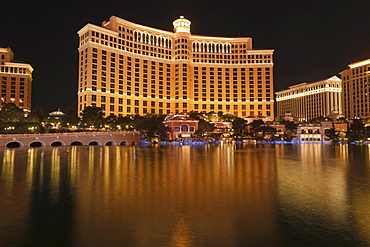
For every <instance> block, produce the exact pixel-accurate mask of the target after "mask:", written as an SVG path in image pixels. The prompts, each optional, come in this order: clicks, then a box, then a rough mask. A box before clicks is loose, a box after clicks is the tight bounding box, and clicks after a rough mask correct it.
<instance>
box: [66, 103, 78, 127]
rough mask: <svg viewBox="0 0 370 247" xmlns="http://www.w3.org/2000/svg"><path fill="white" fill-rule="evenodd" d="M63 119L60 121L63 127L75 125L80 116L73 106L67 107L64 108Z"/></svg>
mask: <svg viewBox="0 0 370 247" xmlns="http://www.w3.org/2000/svg"><path fill="white" fill-rule="evenodd" d="M64 114H65V115H64V121H63V123H62V125H63V127H68V125H69V126H77V125H78V124H79V122H80V118H79V117H78V116H77V110H76V109H75V108H73V107H67V108H66V109H65V110H64Z"/></svg>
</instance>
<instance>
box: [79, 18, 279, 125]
mask: <svg viewBox="0 0 370 247" xmlns="http://www.w3.org/2000/svg"><path fill="white" fill-rule="evenodd" d="M190 25H191V22H190V21H189V20H187V19H185V18H184V17H183V16H181V17H180V18H179V19H177V20H175V21H174V22H173V27H174V32H169V31H164V30H160V29H156V28H152V27H147V26H143V25H139V24H135V23H132V22H129V21H127V20H124V19H121V18H118V17H115V16H112V17H111V18H110V19H109V21H104V22H103V23H102V26H97V25H93V24H87V25H86V26H84V27H83V28H82V29H81V30H79V31H78V35H79V38H80V39H79V48H78V50H79V81H78V110H79V112H80V113H81V111H83V109H84V108H85V107H87V106H97V107H101V108H102V109H103V111H104V112H105V115H106V116H108V115H116V116H126V115H131V114H140V115H145V114H148V113H150V114H169V113H174V114H177V113H183V112H189V111H197V112H210V111H214V112H219V111H222V112H224V113H229V114H233V115H236V116H239V117H247V116H250V115H252V116H265V117H268V118H274V95H273V93H274V87H273V65H274V64H273V52H274V50H253V48H252V38H250V37H244V38H221V37H208V36H200V35H193V34H191V32H190Z"/></svg>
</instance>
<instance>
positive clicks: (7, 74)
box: [0, 48, 33, 112]
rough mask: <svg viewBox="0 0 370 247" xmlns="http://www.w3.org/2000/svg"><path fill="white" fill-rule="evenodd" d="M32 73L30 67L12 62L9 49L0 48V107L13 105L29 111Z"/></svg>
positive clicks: (11, 53) (12, 54)
mask: <svg viewBox="0 0 370 247" xmlns="http://www.w3.org/2000/svg"><path fill="white" fill-rule="evenodd" d="M32 72H33V68H32V66H31V65H29V64H27V63H20V62H16V61H14V53H13V51H12V50H11V49H10V48H0V78H1V98H0V100H1V101H0V102H1V103H0V104H1V106H3V105H4V104H5V103H14V104H15V105H16V106H18V107H19V108H21V109H23V111H26V112H29V111H31V92H32Z"/></svg>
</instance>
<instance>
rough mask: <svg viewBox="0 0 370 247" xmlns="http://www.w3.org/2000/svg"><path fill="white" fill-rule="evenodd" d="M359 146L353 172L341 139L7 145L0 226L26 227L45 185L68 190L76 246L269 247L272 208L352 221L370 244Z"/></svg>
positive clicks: (54, 199)
mask: <svg viewBox="0 0 370 247" xmlns="http://www.w3.org/2000/svg"><path fill="white" fill-rule="evenodd" d="M362 152H365V153H359V154H360V155H362V156H365V157H366V160H367V163H366V164H360V169H361V172H358V171H357V168H354V166H355V165H356V163H354V161H352V160H353V159H355V157H354V153H353V152H351V151H349V147H348V146H345V145H341V146H323V145H315V144H309V145H297V146H294V145H292V146H288V145H276V146H270V145H264V146H258V145H250V146H243V147H240V146H235V145H220V146H210V145H209V146H208V145H207V146H199V147H197V146H193V147H192V146H169V147H166V148H162V147H153V148H140V147H139V148H138V147H108V146H87V147H77V146H71V147H61V148H52V149H50V150H47V149H28V150H26V151H25V150H23V151H22V150H16V149H5V150H4V151H3V158H2V164H1V174H0V178H1V180H0V189H1V188H4V189H5V190H4V191H3V192H1V191H0V196H1V198H4V199H5V201H4V200H2V201H0V232H2V231H3V230H6V229H9V226H10V225H11V224H12V222H13V221H14V220H16V221H18V222H22V224H18V225H19V229H23V230H20V231H21V232H27V230H26V227H27V219H28V218H29V217H33V216H32V215H30V214H31V211H30V210H29V209H30V208H32V204H34V203H35V200H38V199H37V198H36V197H37V196H40V194H41V192H42V191H47V192H48V194H50V198H48V201H47V203H50V207H51V206H52V205H54V204H57V203H61V200H62V199H61V198H63V197H65V195H64V194H65V193H66V191H67V193H68V194H72V197H71V198H73V203H72V202H68V203H70V204H71V205H73V208H72V209H71V210H72V212H70V215H73V219H72V220H71V222H73V227H72V228H73V240H71V241H72V242H73V245H75V246H101V245H105V246H110V245H117V243H124V244H125V245H127V246H132V245H135V246H148V245H149V246H154V245H166V246H215V245H222V244H223V243H227V244H228V245H231V246H238V245H243V244H245V243H249V244H250V245H251V246H267V245H271V243H277V242H278V239H279V232H280V231H281V229H279V227H280V226H279V221H278V218H279V217H280V215H279V214H278V213H277V212H282V214H283V215H284V217H286V218H288V219H290V218H291V217H293V216H294V217H293V218H298V219H299V220H300V221H301V222H306V223H307V224H308V225H310V226H312V227H313V228H314V227H316V226H317V225H316V224H319V223H324V225H325V224H326V225H330V224H333V222H334V223H335V224H336V225H337V227H338V228H341V227H344V228H345V227H347V228H348V226H349V225H351V224H352V225H354V226H355V230H356V232H357V233H358V234H359V235H360V236H362V237H364V238H365V239H366V242H367V243H368V244H369V245H370V238H369V232H370V223H369V222H370V217H369V213H368V212H369V210H370V208H369V207H370V206H369V205H370V197H369V191H370V183H369V182H366V181H365V180H364V179H365V178H366V176H365V177H364V174H367V175H368V176H367V178H368V179H369V174H370V171H369V160H370V157H369V153H370V150H366V151H362ZM366 152H367V153H366ZM17 155H19V158H17V157H18V156H17ZM22 155H23V157H22ZM17 159H19V161H18V162H16V160H17ZM22 162H24V164H25V165H24V164H22ZM361 179H363V180H364V181H363V182H364V183H363V184H359V183H356V182H352V181H359V180H361ZM36 188H37V191H35V189H36ZM13 204H16V205H13ZM9 211H11V212H18V214H15V215H14V216H11V217H13V218H10V216H9ZM19 212H21V213H19ZM280 220H281V219H280ZM352 220H354V223H352ZM326 225H325V226H326ZM1 238H5V235H4V234H1V233H0V242H1ZM122 241H124V242H122Z"/></svg>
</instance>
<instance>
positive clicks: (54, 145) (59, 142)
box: [50, 141, 66, 147]
mask: <svg viewBox="0 0 370 247" xmlns="http://www.w3.org/2000/svg"><path fill="white" fill-rule="evenodd" d="M64 145H66V144H65V143H64V142H62V141H54V142H52V143H51V144H50V146H52V147H60V146H64Z"/></svg>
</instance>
